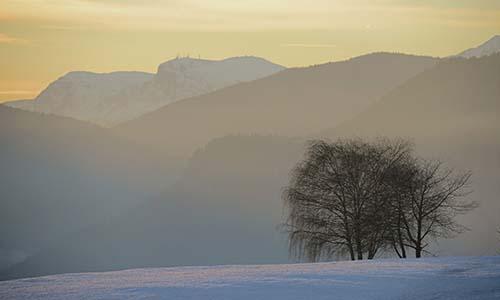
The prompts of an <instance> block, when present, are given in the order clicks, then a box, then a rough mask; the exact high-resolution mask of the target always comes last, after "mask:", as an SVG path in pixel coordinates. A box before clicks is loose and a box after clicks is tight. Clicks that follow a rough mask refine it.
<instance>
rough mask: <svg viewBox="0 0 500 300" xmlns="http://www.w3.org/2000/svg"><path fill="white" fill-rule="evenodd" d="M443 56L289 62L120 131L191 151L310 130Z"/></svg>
mask: <svg viewBox="0 0 500 300" xmlns="http://www.w3.org/2000/svg"><path fill="white" fill-rule="evenodd" d="M438 60H439V59H436V58H432V57H427V56H414V55H405V54H396V53H373V54H368V55H363V56H360V57H355V58H352V59H349V60H345V61H340V62H332V63H326V64H322V65H316V66H311V67H303V68H291V69H287V70H284V71H282V72H279V73H277V74H274V75H271V76H268V77H266V78H261V79H258V80H254V81H250V82H244V83H240V84H237V85H233V86H230V87H227V88H224V89H220V90H217V91H214V92H212V93H208V94H204V95H200V96H197V97H192V98H188V99H183V100H182V101H178V102H176V103H172V104H170V105H167V106H164V107H162V108H160V109H158V110H155V111H153V112H151V113H149V114H146V115H144V116H142V117H140V118H137V119H134V120H131V121H129V122H125V123H123V124H120V125H119V126H117V127H115V128H114V130H116V132H118V133H119V134H121V135H123V136H125V137H126V138H129V139H131V140H133V141H135V142H138V143H143V144H146V145H148V146H150V147H155V148H156V149H164V150H166V151H168V152H169V153H173V154H174V155H183V156H188V157H189V156H190V154H191V153H192V152H193V151H194V150H195V149H196V148H198V147H202V146H203V145H205V144H206V143H208V142H209V141H210V140H212V139H214V138H218V137H223V136H226V135H231V134H263V135H267V134H274V135H285V136H300V135H307V134H311V133H314V132H316V131H319V130H321V129H325V128H330V127H332V126H335V125H336V124H339V123H340V122H342V121H345V120H348V119H349V118H352V117H353V116H354V115H355V114H357V113H359V112H361V111H362V110H363V109H365V108H367V107H368V106H369V105H370V104H372V103H373V102H374V101H376V100H378V99H379V98H380V97H381V96H383V95H384V94H386V93H387V92H389V91H390V90H391V89H393V88H395V87H396V86H398V85H400V84H402V83H403V82H404V81H406V80H408V79H409V78H411V77H413V76H415V75H417V74H418V73H420V72H422V71H424V70H426V69H428V68H431V67H432V66H434V65H435V63H437V61H438ZM382 73H383V76H382V75H381V74H382Z"/></svg>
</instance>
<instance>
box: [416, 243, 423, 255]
mask: <svg viewBox="0 0 500 300" xmlns="http://www.w3.org/2000/svg"><path fill="white" fill-rule="evenodd" d="M415 257H416V258H420V257H422V247H421V246H420V244H418V245H417V246H416V247H415Z"/></svg>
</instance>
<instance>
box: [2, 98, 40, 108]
mask: <svg viewBox="0 0 500 300" xmlns="http://www.w3.org/2000/svg"><path fill="white" fill-rule="evenodd" d="M2 105H5V106H9V107H12V108H19V109H22V110H27V111H33V110H34V109H35V102H34V101H33V99H19V100H12V101H6V102H3V103H2Z"/></svg>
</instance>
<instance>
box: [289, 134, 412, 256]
mask: <svg viewBox="0 0 500 300" xmlns="http://www.w3.org/2000/svg"><path fill="white" fill-rule="evenodd" d="M411 151H412V147H411V144H410V143H408V142H407V141H404V140H396V141H390V140H387V139H379V140H377V141H376V142H374V143H368V142H364V141H361V140H339V141H337V142H335V143H331V144H329V143H326V142H323V141H315V142H312V143H311V144H310V146H309V148H308V151H307V153H306V158H305V160H304V161H302V162H301V163H299V164H298V165H297V167H296V168H295V169H294V171H293V173H292V178H291V180H290V185H289V187H288V188H287V189H286V190H285V192H284V193H283V198H284V200H285V203H286V205H287V207H288V213H289V214H288V218H287V221H286V227H285V228H286V229H287V231H288V233H289V240H290V253H291V254H294V255H296V256H298V257H299V258H302V257H306V258H307V259H309V260H311V261H315V260H318V259H320V258H322V257H331V256H333V255H335V254H345V253H348V254H349V256H350V258H351V259H352V260H355V259H363V256H364V254H367V257H368V258H369V259H371V258H373V257H374V256H375V254H376V253H377V251H378V250H379V249H380V248H382V247H384V246H385V244H386V240H387V239H386V237H387V232H388V225H387V222H388V220H389V219H390V218H389V216H388V214H389V213H390V212H391V211H392V210H391V209H390V207H391V205H392V204H391V198H390V197H389V192H388V184H387V176H388V175H390V174H392V173H394V172H392V171H391V169H392V168H394V167H395V166H397V165H399V161H404V160H406V159H407V158H408V157H409V156H410V154H411Z"/></svg>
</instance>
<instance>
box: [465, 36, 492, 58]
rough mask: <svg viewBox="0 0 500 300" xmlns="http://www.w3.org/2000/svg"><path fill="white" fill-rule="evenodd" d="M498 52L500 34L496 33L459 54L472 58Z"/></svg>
mask: <svg viewBox="0 0 500 300" xmlns="http://www.w3.org/2000/svg"><path fill="white" fill-rule="evenodd" d="M498 52H500V35H495V36H493V37H492V38H491V39H489V40H488V41H486V42H484V43H483V44H481V45H479V46H477V47H475V48H470V49H467V50H465V51H464V52H462V53H460V54H458V56H461V57H466V58H471V57H481V56H487V55H492V54H495V53H498Z"/></svg>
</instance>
